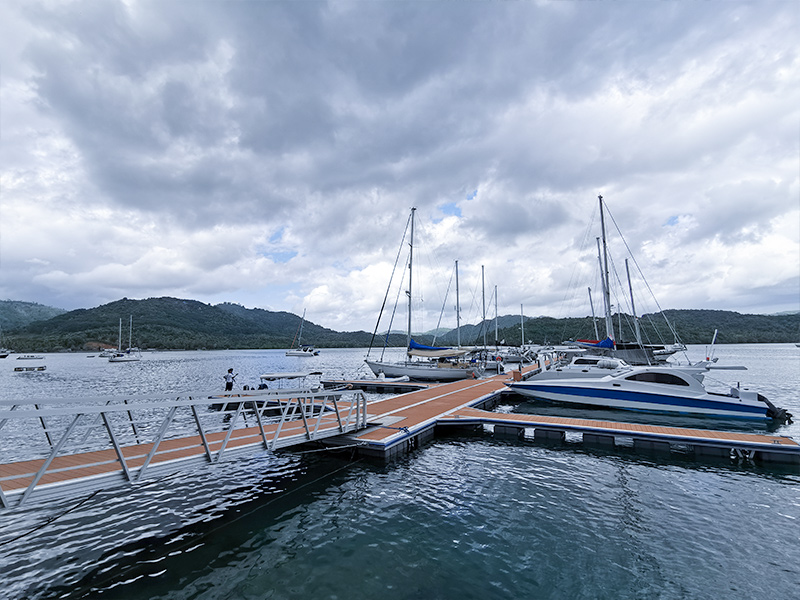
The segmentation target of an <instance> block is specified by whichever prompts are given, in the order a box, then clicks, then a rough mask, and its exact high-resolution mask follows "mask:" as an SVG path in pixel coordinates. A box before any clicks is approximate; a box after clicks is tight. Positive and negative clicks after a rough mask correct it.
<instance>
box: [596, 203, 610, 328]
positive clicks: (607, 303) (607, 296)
mask: <svg viewBox="0 0 800 600" xmlns="http://www.w3.org/2000/svg"><path fill="white" fill-rule="evenodd" d="M597 198H598V200H600V230H601V232H602V234H603V265H602V266H603V274H604V276H603V281H604V283H605V285H604V286H603V291H604V293H605V309H606V335H607V336H608V337H609V338H611V339H612V340H613V339H614V325H613V323H612V322H611V282H610V281H609V279H608V245H607V243H606V220H605V215H604V214H603V197H602V196H598V197H597Z"/></svg>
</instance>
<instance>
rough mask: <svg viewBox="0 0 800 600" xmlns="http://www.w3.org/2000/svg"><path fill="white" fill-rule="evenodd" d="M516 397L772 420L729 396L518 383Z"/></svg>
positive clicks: (759, 406)
mask: <svg viewBox="0 0 800 600" xmlns="http://www.w3.org/2000/svg"><path fill="white" fill-rule="evenodd" d="M508 386H509V387H510V388H511V389H512V390H513V391H514V392H516V393H518V394H521V395H523V396H529V397H532V398H536V399H539V400H546V401H549V402H559V403H564V404H578V405H582V406H592V407H597V408H617V409H622V410H633V411H640V412H652V413H659V414H676V415H695V416H711V417H724V418H735V419H752V420H770V419H771V417H769V416H768V415H767V406H766V405H764V404H763V403H758V404H754V403H752V402H748V401H744V400H741V399H738V398H734V397H731V396H727V395H723V394H720V395H717V394H708V393H705V394H692V395H683V396H680V395H667V394H657V393H649V392H643V391H634V390H620V389H613V388H590V387H583V386H580V385H575V384H570V383H567V382H559V383H549V382H534V381H531V382H517V383H513V384H508Z"/></svg>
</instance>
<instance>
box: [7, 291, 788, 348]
mask: <svg viewBox="0 0 800 600" xmlns="http://www.w3.org/2000/svg"><path fill="white" fill-rule="evenodd" d="M664 317H666V319H665V318H664ZM120 319H121V320H122V329H123V335H122V340H123V345H125V346H127V342H128V333H129V332H128V324H129V319H132V321H133V333H132V336H131V339H132V344H133V345H134V346H138V347H140V348H143V349H154V350H168V349H184V350H200V349H207V350H218V349H232V348H238V349H271V348H288V347H290V346H291V345H292V343H293V341H294V340H295V338H296V335H297V330H298V328H299V325H300V317H299V316H298V315H295V314H292V313H288V312H274V311H268V310H263V309H248V308H245V307H243V306H240V305H238V304H232V303H223V304H217V305H210V304H204V303H202V302H198V301H196V300H183V299H179V298H150V299H146V300H129V299H127V298H123V299H122V300H117V301H115V302H111V303H108V304H104V305H102V306H98V307H96V308H91V309H79V310H73V311H64V310H61V309H56V308H51V307H45V306H42V305H39V304H35V303H26V302H17V301H9V300H6V301H0V327H2V335H3V338H2V339H1V340H0V346H6V347H8V348H11V349H12V350H14V351H16V352H59V351H87V352H92V351H96V350H99V349H102V348H110V347H116V346H117V344H118V341H119V337H120V336H119V324H120ZM522 321H523V323H522V324H521V319H520V316H519V315H504V316H501V317H498V318H497V327H496V328H495V320H494V319H488V320H487V321H486V322H484V323H479V324H476V325H463V326H462V327H461V329H460V335H459V332H457V331H456V330H455V329H453V330H450V331H448V332H441V333H440V334H439V335H437V336H436V337H435V338H434V336H433V335H432V334H431V333H420V334H415V336H414V338H415V339H416V340H417V341H418V342H420V343H423V344H431V343H434V341H435V343H436V344H439V345H453V344H455V343H456V340H457V338H459V337H460V339H461V343H462V345H482V344H483V342H484V339H485V340H486V343H487V345H490V346H493V345H495V343H496V342H502V343H504V344H506V345H512V346H514V345H519V344H520V343H521V342H522V341H523V334H524V341H525V343H528V344H559V343H562V342H564V341H567V340H574V339H587V338H588V339H593V338H594V337H595V336H594V331H595V328H594V323H593V321H592V318H591V317H574V318H560V319H556V318H551V317H525V318H524V319H522ZM632 321H633V320H632V319H631V318H630V317H628V316H626V315H623V316H622V318H618V317H616V316H615V319H614V322H615V327H616V326H617V324H618V323H622V335H621V336H620V335H619V333H618V337H621V338H622V339H628V340H630V339H633V326H632ZM667 321H668V322H669V324H671V326H672V328H671V329H670V327H669V326H668V325H667ZM640 323H641V326H642V331H643V337H644V341H645V342H646V343H673V342H675V341H680V342H682V343H684V344H708V343H710V342H711V339H712V337H713V335H714V331H715V330H716V331H718V335H717V343H721V344H744V343H792V342H793V343H800V313H791V314H780V315H754V314H741V313H737V312H731V311H721V310H666V311H664V313H663V314H661V313H657V314H650V315H643V316H642V317H640ZM523 325H524V331H523ZM598 327H599V329H600V331H604V328H603V327H602V325H601V324H600V323H598ZM495 329H496V330H497V339H495ZM673 331H674V332H676V333H677V337H678V339H677V340H676V339H675V335H674V334H673ZM385 340H386V341H387V342H388V343H387V345H388V346H392V347H404V346H405V344H406V335H405V333H400V332H397V333H394V332H393V333H390V334H389V335H388V336H387V335H386V332H383V333H381V334H379V335H377V336H373V335H372V333H371V332H366V331H345V332H341V331H334V330H332V329H327V328H325V327H322V326H320V325H316V324H314V323H313V322H310V321H305V323H304V325H303V341H304V342H307V343H311V344H314V345H315V346H317V347H320V348H364V347H368V346H370V345H371V344H372V345H373V346H382V345H383V344H384V341H385Z"/></svg>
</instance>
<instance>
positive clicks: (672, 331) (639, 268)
mask: <svg viewBox="0 0 800 600" xmlns="http://www.w3.org/2000/svg"><path fill="white" fill-rule="evenodd" d="M605 207H606V212H607V213H608V216H609V217H611V222H612V223H614V227H615V228H616V229H617V233H618V234H619V237H620V239H621V240H622V243H623V244H625V248H626V249H627V250H628V254H629V255H630V257H631V259H632V260H633V264H634V265H636V270H637V271H638V272H639V276H640V277H641V278H642V281H644V285H645V287H647V291H648V292H650V296H651V297H652V298H653V301H654V302H655V303H656V306H657V307H658V310H659V312H660V313H661V316H662V317H664V320H665V321H666V322H667V327H669V330H670V332H671V333H672V335H673V336H675V340H676V341H678V342H680V337H679V336H678V332H677V331H676V330H675V328H674V327H673V326H672V323H671V322H670V320H669V319H667V315H665V314H664V309H663V308H661V305H660V304H659V303H658V298H656V295H655V293H654V292H653V290H652V288H651V287H650V284H649V283H648V282H647V278H646V277H645V276H644V273H642V268H641V267H640V266H639V263H638V261H637V260H636V257H635V256H634V255H633V252H631V249H630V246H628V241H627V240H626V239H625V236H623V235H622V232H621V231H620V229H619V225H617V221H616V219H614V215H612V214H611V211H610V210H609V209H608V203H606V205H605Z"/></svg>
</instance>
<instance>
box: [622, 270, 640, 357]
mask: <svg viewBox="0 0 800 600" xmlns="http://www.w3.org/2000/svg"><path fill="white" fill-rule="evenodd" d="M625 271H626V272H627V273H628V289H629V290H630V292H631V312H632V313H633V326H634V328H635V333H636V341H637V342H638V344H639V345H640V346H641V345H642V331H641V330H640V329H639V317H637V316H636V305H635V304H634V303H633V286H632V285H631V270H630V268H629V267H628V259H627V258H626V259H625Z"/></svg>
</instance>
